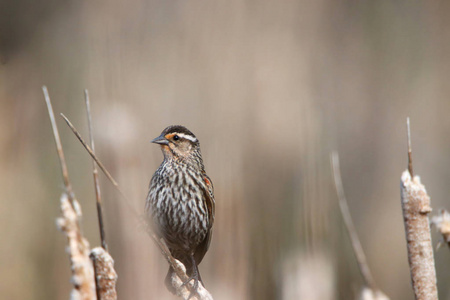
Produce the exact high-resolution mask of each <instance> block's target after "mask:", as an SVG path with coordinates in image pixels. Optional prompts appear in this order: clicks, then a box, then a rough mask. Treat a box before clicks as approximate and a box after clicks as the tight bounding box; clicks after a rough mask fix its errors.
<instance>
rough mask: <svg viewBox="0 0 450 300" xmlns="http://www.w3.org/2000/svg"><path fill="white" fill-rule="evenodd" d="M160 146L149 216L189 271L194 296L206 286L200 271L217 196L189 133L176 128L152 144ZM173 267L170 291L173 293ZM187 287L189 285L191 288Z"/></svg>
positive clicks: (166, 130)
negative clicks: (200, 287) (160, 151)
mask: <svg viewBox="0 0 450 300" xmlns="http://www.w3.org/2000/svg"><path fill="white" fill-rule="evenodd" d="M152 142H153V143H156V144H159V145H160V146H161V150H162V152H163V154H164V161H163V162H162V163H161V165H160V166H159V168H158V170H156V172H155V174H154V175H153V177H152V180H151V181H150V191H149V193H148V196H147V201H146V212H147V216H148V217H149V219H150V220H151V221H152V222H153V224H154V225H155V230H156V233H157V234H158V235H159V237H160V238H163V239H164V241H165V242H166V244H167V246H168V247H169V249H170V252H171V254H172V256H173V257H175V258H176V259H178V260H180V261H181V262H182V263H183V264H184V265H185V267H186V273H187V275H188V276H189V281H190V280H192V279H194V290H193V291H196V290H197V286H198V281H200V282H202V284H203V281H202V279H201V276H200V273H199V270H198V265H199V264H200V262H201V261H202V259H203V257H204V256H205V253H206V251H208V248H209V244H210V242H211V236H212V226H213V223H214V209H215V202H214V190H213V184H212V181H211V179H210V178H209V177H208V175H206V172H205V167H204V166H203V160H202V155H201V153H200V143H199V141H198V139H197V138H196V137H195V135H194V134H193V133H192V132H191V131H189V130H188V129H187V128H186V127H184V126H180V125H175V126H169V127H167V128H166V129H164V130H163V132H162V133H161V135H160V136H158V137H157V138H155V139H154V140H152ZM173 272H174V270H173V269H172V268H171V267H170V268H169V272H168V273H167V276H166V286H167V288H168V289H169V290H170V291H171V292H174V289H173V287H172V285H171V277H172V273H173ZM189 281H188V282H189Z"/></svg>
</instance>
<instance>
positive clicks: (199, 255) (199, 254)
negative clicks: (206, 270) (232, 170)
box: [194, 174, 216, 265]
mask: <svg viewBox="0 0 450 300" xmlns="http://www.w3.org/2000/svg"><path fill="white" fill-rule="evenodd" d="M203 176H204V180H205V183H206V187H207V188H208V190H207V191H203V194H204V198H205V203H206V207H207V209H208V216H209V224H208V226H209V230H208V233H207V234H206V237H205V239H204V240H203V241H202V242H201V243H200V245H198V246H197V248H196V249H195V253H194V258H195V262H196V263H197V265H198V264H200V262H201V261H202V259H203V257H204V256H205V254H206V251H208V248H209V245H210V244H211V238H212V226H213V223H214V214H215V210H216V203H215V201H214V186H213V183H212V181H211V179H210V178H209V177H208V175H206V174H204V175H203Z"/></svg>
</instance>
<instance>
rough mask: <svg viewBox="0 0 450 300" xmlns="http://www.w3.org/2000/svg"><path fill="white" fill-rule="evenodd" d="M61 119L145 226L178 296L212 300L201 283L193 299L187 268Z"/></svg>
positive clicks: (72, 128)
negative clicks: (169, 269)
mask: <svg viewBox="0 0 450 300" xmlns="http://www.w3.org/2000/svg"><path fill="white" fill-rule="evenodd" d="M61 117H62V118H63V119H64V120H65V121H66V123H67V125H68V126H69V127H70V129H71V130H72V132H73V133H74V134H75V136H76V137H77V138H78V140H79V141H80V143H81V144H82V145H83V147H84V148H85V149H86V151H87V152H88V153H89V155H90V156H91V157H92V159H94V161H95V162H96V163H97V165H98V166H99V168H100V170H102V172H103V173H104V174H105V175H106V177H107V178H108V179H109V180H110V182H111V183H112V184H113V185H114V187H115V188H116V189H117V191H118V192H119V193H120V195H121V196H122V197H123V199H125V200H126V201H125V203H126V204H127V206H128V208H129V209H130V210H131V212H132V213H134V215H135V216H136V217H137V218H138V219H139V220H141V221H142V223H143V224H144V227H145V228H146V232H147V233H148V234H149V235H150V237H151V238H152V240H153V241H154V242H155V243H156V245H157V246H158V248H159V249H160V251H161V253H162V254H163V256H164V257H165V258H166V260H167V261H168V263H169V265H170V266H171V267H172V268H173V269H174V270H175V273H176V275H177V276H178V278H172V286H173V287H174V288H175V290H176V291H177V295H178V296H179V297H181V298H183V299H186V300H187V299H192V300H195V299H198V300H212V299H213V298H212V296H211V294H210V293H209V292H208V291H207V290H206V289H205V288H204V287H203V285H202V284H201V282H199V283H198V287H197V295H193V296H192V297H191V292H190V289H189V288H188V284H183V283H184V282H186V281H187V280H188V279H189V276H187V274H186V268H185V266H184V265H183V264H182V263H181V262H180V261H179V260H177V259H175V258H174V257H173V256H172V255H171V253H170V251H169V249H168V248H167V246H166V245H165V244H164V243H163V242H162V241H161V240H160V239H159V238H158V237H157V236H156V235H155V234H154V233H153V231H152V230H151V227H150V226H149V224H148V222H147V220H146V219H145V218H141V217H139V215H138V213H137V212H136V211H135V210H134V209H133V207H131V205H130V203H129V201H128V200H127V197H126V196H125V194H124V193H123V192H122V190H121V189H120V187H119V184H118V183H117V182H116V180H114V178H113V177H112V176H111V174H110V173H109V172H108V170H107V169H106V168H105V166H104V165H103V164H102V162H101V161H100V160H99V159H98V158H97V156H96V155H95V153H94V151H93V150H92V149H91V148H90V147H89V146H88V145H87V144H86V142H85V141H84V139H83V138H82V137H81V135H80V134H79V132H78V130H77V129H76V128H75V127H74V126H73V125H72V123H71V122H70V121H69V119H68V118H67V117H66V116H65V115H64V114H61ZM189 286H190V287H191V286H192V283H189Z"/></svg>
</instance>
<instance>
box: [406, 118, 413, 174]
mask: <svg viewBox="0 0 450 300" xmlns="http://www.w3.org/2000/svg"><path fill="white" fill-rule="evenodd" d="M406 127H407V129H408V130H407V131H408V171H409V174H411V177H414V172H413V164H412V149H411V128H410V125H409V117H408V118H406Z"/></svg>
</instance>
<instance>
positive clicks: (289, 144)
mask: <svg viewBox="0 0 450 300" xmlns="http://www.w3.org/2000/svg"><path fill="white" fill-rule="evenodd" d="M449 26H450V4H449V3H448V2H446V1H428V2H426V3H425V2H423V3H421V2H420V1H387V0H386V1H383V0H382V1H330V0H321V1H289V0H281V1H270V0H262V1H248V0H247V1H220V0H219V1H211V0H209V1H200V0H189V1H186V0H145V1H143V0H134V1H118V0H112V1H83V0H81V1H71V0H59V1H55V0H41V1H32V0H14V1H11V0H10V1H5V0H3V1H1V2H0V59H1V62H0V199H1V200H0V201H1V202H0V236H1V240H2V243H1V244H2V245H1V247H0V270H1V271H0V291H1V295H2V298H3V299H68V297H69V291H70V288H71V286H70V283H69V278H70V268H69V263H68V258H67V254H66V253H65V238H64V236H63V235H62V234H61V233H59V232H58V231H57V230H56V227H55V219H56V217H57V216H58V214H59V205H58V203H59V196H60V194H61V192H62V190H63V185H62V179H61V176H60V171H59V165H58V159H57V156H56V151H55V147H54V142H53V137H52V134H51V128H50V122H49V120H48V116H47V111H46V108H45V103H44V99H43V95H42V91H41V86H42V85H44V84H45V85H47V86H48V88H49V91H50V96H51V98H52V101H53V106H54V109H55V112H56V113H59V112H63V113H64V114H66V115H67V116H68V117H69V118H70V119H71V120H72V121H73V122H74V123H75V125H76V126H77V127H78V128H79V130H80V131H81V132H82V134H83V135H84V136H85V137H87V130H86V128H87V126H86V116H85V108H84V99H83V89H84V88H87V89H89V91H90V95H91V101H92V110H93V117H94V126H95V127H94V128H95V132H94V134H95V137H96V140H97V144H96V146H97V152H98V155H99V157H100V158H101V160H102V161H103V162H104V163H105V165H106V166H107V167H108V168H109V170H110V171H111V173H112V174H114V176H115V177H116V179H117V180H118V181H119V183H120V185H121V187H122V189H123V190H124V191H125V193H126V194H127V195H128V197H129V198H130V199H132V200H131V202H132V203H131V205H132V206H133V207H134V208H135V209H136V210H138V211H140V212H143V207H144V200H145V197H146V193H147V186H148V182H149V180H150V178H151V176H152V174H153V172H154V171H155V169H156V168H157V166H158V165H159V163H160V162H161V161H162V154H161V153H160V150H159V149H158V147H157V146H155V145H153V144H150V143H149V141H150V140H151V139H152V138H154V137H156V136H157V135H159V133H160V132H161V131H162V130H163V129H164V128H165V127H166V126H167V125H170V124H183V125H185V126H187V127H188V128H189V129H191V130H192V131H193V132H194V133H195V134H196V135H197V136H198V137H199V139H200V141H201V143H202V152H203V157H204V159H205V164H206V168H207V171H208V173H209V175H210V176H211V178H212V179H213V181H214V184H215V191H216V202H217V208H216V223H215V228H214V237H213V242H212V247H211V249H210V251H209V253H208V254H207V256H206V258H205V260H204V262H203V263H202V264H201V266H200V269H201V271H202V275H203V278H204V280H205V284H206V286H207V288H208V289H209V290H210V291H211V292H212V294H213V295H214V296H215V297H216V299H307V300H309V299H312V300H314V299H320V300H322V299H325V300H327V299H354V297H355V295H356V294H357V293H358V291H359V289H360V288H361V284H362V280H361V278H360V275H359V272H358V269H357V265H356V262H355V259H354V257H353V253H352V250H351V246H350V243H349V238H348V236H347V234H346V232H345V228H344V226H343V223H342V219H341V216H340V213H339V210H338V206H337V200H336V195H335V191H334V186H333V184H332V177H331V168H330V163H329V152H330V151H331V150H333V149H336V150H338V151H339V154H340V157H341V169H342V177H343V182H344V187H345V192H346V194H347V198H348V202H349V206H350V210H351V213H352V215H353V217H354V221H355V223H356V226H357V230H358V234H359V235H360V237H361V242H362V245H363V248H364V250H365V251H366V254H367V256H368V261H369V264H370V266H371V268H372V271H373V273H374V276H375V280H376V281H377V282H378V284H379V286H380V288H381V289H382V290H383V291H384V292H385V293H386V294H387V295H388V296H390V297H391V299H413V294H412V290H411V287H410V277H409V269H408V265H407V256H406V246H405V237H404V228H403V222H402V215H401V209H400V192H399V182H400V175H401V172H402V171H403V170H404V169H405V168H406V133H405V132H406V129H405V120H406V117H407V116H410V117H411V126H412V142H413V157H414V168H415V171H416V173H417V174H419V175H421V177H422V181H423V183H424V184H425V185H426V187H427V190H428V192H429V194H430V196H431V198H432V205H433V208H434V212H435V213H436V212H437V210H438V209H440V208H442V207H446V208H447V209H450V202H449V201H448V195H449V194H450V185H449V184H448V182H449V181H450V171H449V170H450V168H449V165H450V160H449V150H450V138H449V132H450V118H449V117H448V115H449V113H450V100H449V97H448V95H449V93H450V84H449V82H448V78H449V77H450V60H449V59H450V31H449V28H450V27H449ZM58 125H59V128H60V133H61V136H62V140H63V146H64V149H65V151H66V157H67V160H68V165H69V172H70V175H71V180H72V183H73V185H74V188H75V192H76V195H77V197H78V199H79V201H80V202H81V205H82V209H83V212H84V219H83V229H84V232H85V234H86V236H87V237H88V239H89V241H90V243H91V245H92V246H96V245H99V237H98V236H99V234H98V228H97V220H96V211H95V205H94V189H93V183H92V176H91V162H90V159H89V157H88V155H87V154H86V153H85V151H84V150H83V149H82V147H81V145H80V144H79V143H78V141H77V140H76V139H75V137H74V136H73V134H72V133H71V132H70V130H68V128H67V127H66V126H65V124H64V123H63V121H62V120H61V119H60V118H58ZM102 178H103V176H102ZM102 192H103V196H104V202H105V207H104V209H105V210H106V235H107V239H108V242H109V246H110V252H111V253H112V255H113V257H114V258H115V264H116V269H117V271H118V274H119V281H118V293H119V297H120V299H175V298H174V297H173V296H171V295H170V294H169V293H168V292H167V291H166V289H165V287H164V286H163V280H164V277H165V274H166V269H167V263H166V262H165V261H164V259H163V257H162V256H161V255H160V253H159V252H158V250H157V249H156V247H155V245H154V244H153V243H152V242H151V241H150V239H149V238H148V237H147V235H146V234H145V233H144V232H143V230H142V229H141V228H140V226H139V222H138V220H136V218H135V216H134V215H133V214H132V213H131V212H130V210H129V209H128V208H127V206H126V205H124V204H123V200H121V199H120V197H119V195H118V194H117V192H116V191H115V190H114V189H113V187H112V185H111V184H110V183H109V182H107V181H106V180H102ZM433 239H434V240H433V242H434V243H435V244H436V243H437V241H438V239H439V236H438V235H437V234H436V233H435V232H434V231H433ZM436 261H437V275H438V281H439V294H440V298H441V299H450V285H448V282H449V281H450V272H449V271H448V269H449V266H450V253H449V251H448V249H446V248H443V249H441V250H440V251H437V253H436Z"/></svg>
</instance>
